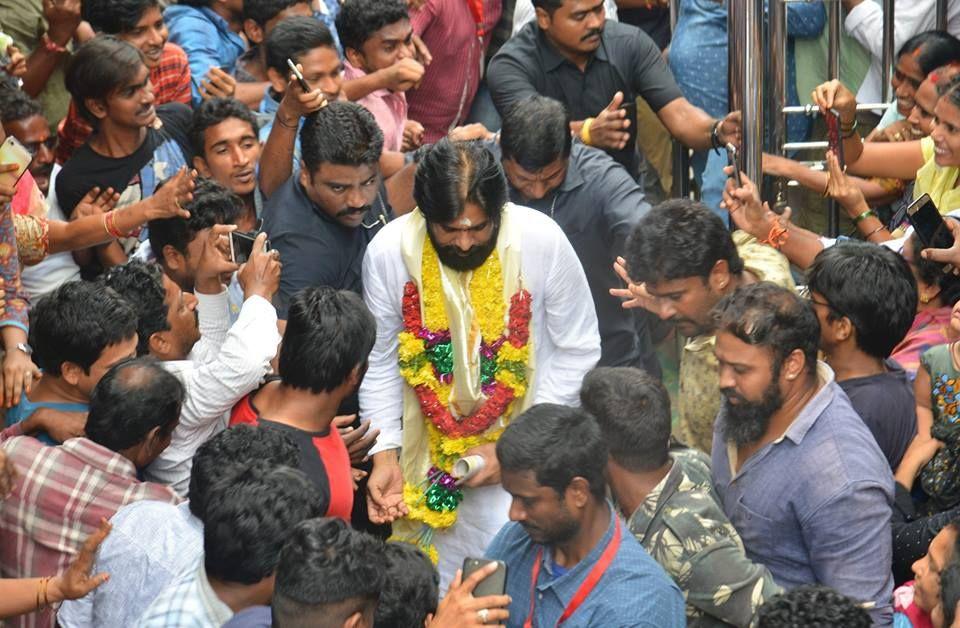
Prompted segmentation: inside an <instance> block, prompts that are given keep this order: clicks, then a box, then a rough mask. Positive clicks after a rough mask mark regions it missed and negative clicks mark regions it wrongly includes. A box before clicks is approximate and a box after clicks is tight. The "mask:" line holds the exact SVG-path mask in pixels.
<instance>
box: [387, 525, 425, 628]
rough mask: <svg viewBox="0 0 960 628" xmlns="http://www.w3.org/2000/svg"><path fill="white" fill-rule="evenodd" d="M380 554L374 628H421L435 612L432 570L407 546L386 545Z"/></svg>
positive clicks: (420, 556) (422, 554)
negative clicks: (382, 567)
mask: <svg viewBox="0 0 960 628" xmlns="http://www.w3.org/2000/svg"><path fill="white" fill-rule="evenodd" d="M383 554H384V559H385V560H386V563H387V567H386V569H385V573H384V576H385V578H384V583H383V590H382V591H381V592H380V602H379V603H378V604H377V614H376V616H375V618H374V621H373V626H374V628H423V626H424V624H425V622H426V619H427V616H428V615H431V614H434V613H436V612H437V604H438V601H439V595H440V575H439V574H438V573H437V569H436V567H434V566H433V563H432V562H431V561H430V559H429V558H428V557H427V555H426V554H424V553H423V552H421V551H420V550H419V549H418V548H417V547H416V546H414V545H411V544H409V543H387V544H386V547H385V548H384V552H383Z"/></svg>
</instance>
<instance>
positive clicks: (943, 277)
mask: <svg viewBox="0 0 960 628" xmlns="http://www.w3.org/2000/svg"><path fill="white" fill-rule="evenodd" d="M957 76H958V77H960V74H958V75H957ZM954 93H956V94H957V95H958V97H960V91H958V90H955V91H954ZM958 106H960V105H958ZM943 219H944V220H945V221H946V220H957V219H956V218H954V217H953V216H944V217H943ZM910 248H911V249H912V251H913V259H908V260H907V262H909V263H911V264H913V266H914V268H916V271H917V275H918V276H919V277H920V279H921V280H922V281H923V283H925V284H927V285H928V286H937V287H938V288H940V293H939V294H938V295H937V296H938V297H940V302H941V303H943V304H944V306H952V305H953V304H954V303H956V302H957V301H960V277H957V276H956V275H954V274H953V273H945V272H943V264H940V263H939V262H934V261H933V260H929V259H924V258H923V257H921V256H920V251H921V250H923V249H924V248H926V247H924V246H923V243H922V242H920V237H919V236H918V235H917V234H916V232H914V233H913V234H912V235H911V236H910Z"/></svg>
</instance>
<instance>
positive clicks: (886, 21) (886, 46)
mask: <svg viewBox="0 0 960 628" xmlns="http://www.w3.org/2000/svg"><path fill="white" fill-rule="evenodd" d="M893 5H894V0H883V57H882V62H881V66H880V67H882V68H883V75H882V76H883V98H881V100H883V102H890V99H891V98H893V94H892V92H891V85H890V73H891V72H892V71H893V45H894V31H893V26H894V21H893V18H894V6H893Z"/></svg>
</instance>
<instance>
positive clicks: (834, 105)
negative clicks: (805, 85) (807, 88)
mask: <svg viewBox="0 0 960 628" xmlns="http://www.w3.org/2000/svg"><path fill="white" fill-rule="evenodd" d="M813 104H815V105H817V106H818V107H820V112H821V113H823V114H826V113H827V112H828V111H830V110H831V109H835V110H836V111H837V113H839V114H840V124H842V125H844V126H850V125H852V124H853V122H854V120H856V119H857V97H856V96H854V95H853V92H851V91H850V90H849V89H847V88H846V87H845V86H844V85H843V83H841V82H840V81H838V80H832V81H827V82H826V83H822V84H820V85H817V87H816V89H814V90H813Z"/></svg>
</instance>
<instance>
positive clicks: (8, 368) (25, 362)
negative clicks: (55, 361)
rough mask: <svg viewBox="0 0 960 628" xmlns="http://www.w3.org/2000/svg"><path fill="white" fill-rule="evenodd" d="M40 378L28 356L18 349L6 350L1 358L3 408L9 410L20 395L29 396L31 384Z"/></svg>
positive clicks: (37, 369)
mask: <svg viewBox="0 0 960 628" xmlns="http://www.w3.org/2000/svg"><path fill="white" fill-rule="evenodd" d="M40 376H41V373H40V369H39V368H37V365H36V364H34V363H33V361H32V360H31V359H30V356H28V355H27V354H26V353H24V352H23V351H21V350H20V349H16V348H14V349H12V350H10V349H8V350H7V352H6V355H4V356H3V407H4V408H11V407H13V406H14V405H16V404H17V403H18V402H19V401H20V396H21V395H22V394H24V393H26V394H30V390H31V389H32V388H33V382H34V381H35V380H38V379H40Z"/></svg>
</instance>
